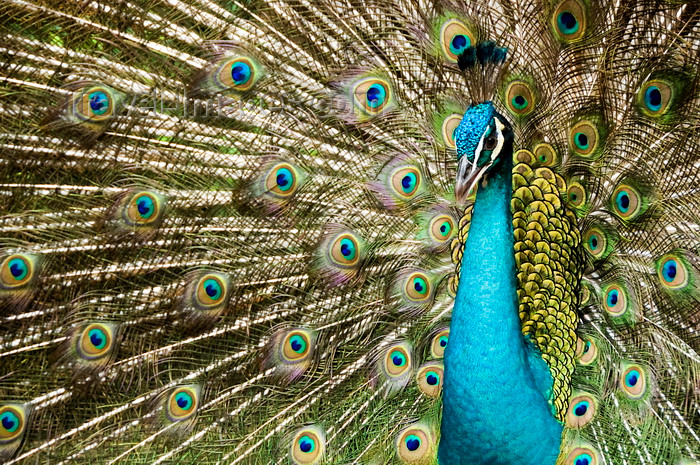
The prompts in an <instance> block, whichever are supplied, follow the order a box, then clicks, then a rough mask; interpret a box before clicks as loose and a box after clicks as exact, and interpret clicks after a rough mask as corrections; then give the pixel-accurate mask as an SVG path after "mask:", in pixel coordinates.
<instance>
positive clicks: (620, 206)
mask: <svg viewBox="0 0 700 465" xmlns="http://www.w3.org/2000/svg"><path fill="white" fill-rule="evenodd" d="M610 203H611V206H612V210H613V213H615V215H617V216H618V217H619V218H620V219H622V220H626V221H632V220H634V219H635V218H637V217H638V216H639V215H641V214H642V213H643V210H644V200H643V198H642V194H641V193H640V192H639V190H637V189H636V188H634V187H633V186H632V185H629V184H626V183H622V184H620V185H619V186H618V187H617V189H615V191H614V192H613V194H612V196H611V198H610Z"/></svg>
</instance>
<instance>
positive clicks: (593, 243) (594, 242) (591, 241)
mask: <svg viewBox="0 0 700 465" xmlns="http://www.w3.org/2000/svg"><path fill="white" fill-rule="evenodd" d="M588 246H589V247H590V248H591V250H592V251H594V250H596V249H597V248H598V236H596V235H595V234H591V237H589V238H588Z"/></svg>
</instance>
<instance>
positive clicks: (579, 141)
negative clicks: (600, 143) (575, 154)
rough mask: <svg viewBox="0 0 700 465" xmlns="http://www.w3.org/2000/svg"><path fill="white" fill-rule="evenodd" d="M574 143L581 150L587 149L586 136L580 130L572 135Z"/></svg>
mask: <svg viewBox="0 0 700 465" xmlns="http://www.w3.org/2000/svg"><path fill="white" fill-rule="evenodd" d="M574 143H575V144H576V147H578V148H579V149H581V150H588V147H589V143H588V136H587V135H586V134H584V133H582V132H578V133H576V135H575V136H574Z"/></svg>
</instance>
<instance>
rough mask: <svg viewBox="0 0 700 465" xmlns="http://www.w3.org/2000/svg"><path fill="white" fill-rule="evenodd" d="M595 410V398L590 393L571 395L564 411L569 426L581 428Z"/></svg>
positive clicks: (591, 417)
mask: <svg viewBox="0 0 700 465" xmlns="http://www.w3.org/2000/svg"><path fill="white" fill-rule="evenodd" d="M595 410H596V404H595V400H594V399H593V397H591V396H590V395H587V394H581V395H578V396H576V397H573V398H572V399H571V401H570V402H569V409H568V411H567V413H566V423H567V425H568V426H569V427H571V428H581V427H583V426H585V425H586V424H588V423H589V422H590V421H591V420H592V419H593V416H594V415H595Z"/></svg>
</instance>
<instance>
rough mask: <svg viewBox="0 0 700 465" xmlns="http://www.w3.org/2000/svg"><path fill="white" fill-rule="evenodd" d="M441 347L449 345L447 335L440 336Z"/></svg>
mask: <svg viewBox="0 0 700 465" xmlns="http://www.w3.org/2000/svg"><path fill="white" fill-rule="evenodd" d="M439 341H440V342H439V344H440V347H447V336H440V339H439Z"/></svg>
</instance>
